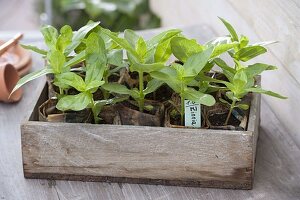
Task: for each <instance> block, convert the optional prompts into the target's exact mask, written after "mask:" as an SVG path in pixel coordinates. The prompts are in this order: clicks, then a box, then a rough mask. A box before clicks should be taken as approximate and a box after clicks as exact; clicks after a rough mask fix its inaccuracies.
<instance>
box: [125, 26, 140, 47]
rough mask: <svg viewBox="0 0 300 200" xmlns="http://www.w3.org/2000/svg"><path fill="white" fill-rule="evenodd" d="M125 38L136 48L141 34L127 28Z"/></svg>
mask: <svg viewBox="0 0 300 200" xmlns="http://www.w3.org/2000/svg"><path fill="white" fill-rule="evenodd" d="M124 38H125V39H126V40H127V41H128V43H129V44H130V45H131V47H132V48H134V49H135V48H136V43H137V42H138V40H139V38H140V36H139V35H137V34H136V33H135V32H134V31H133V30H130V29H126V30H125V31H124Z"/></svg>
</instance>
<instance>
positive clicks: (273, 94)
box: [246, 87, 287, 99]
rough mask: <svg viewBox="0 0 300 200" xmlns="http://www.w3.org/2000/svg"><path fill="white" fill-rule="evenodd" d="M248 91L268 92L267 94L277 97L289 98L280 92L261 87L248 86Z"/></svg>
mask: <svg viewBox="0 0 300 200" xmlns="http://www.w3.org/2000/svg"><path fill="white" fill-rule="evenodd" d="M246 91H247V92H255V93H261V94H266V95H269V96H273V97H277V98H280V99H287V97H285V96H282V95H280V94H278V93H275V92H272V91H269V90H264V89H262V88H260V87H255V88H247V89H246Z"/></svg>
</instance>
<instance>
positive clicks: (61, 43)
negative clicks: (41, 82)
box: [12, 22, 100, 94]
mask: <svg viewBox="0 0 300 200" xmlns="http://www.w3.org/2000/svg"><path fill="white" fill-rule="evenodd" d="M99 23H100V22H90V23H88V24H87V25H86V26H84V27H82V28H81V29H79V30H78V31H76V32H73V31H72V29H71V27H70V26H68V25H66V26H63V27H62V28H61V29H60V34H59V33H58V31H57V30H56V29H55V28H54V27H52V26H44V27H42V28H41V32H42V34H43V36H44V42H45V44H46V45H47V47H48V50H43V49H40V48H38V47H36V46H31V45H22V46H23V47H24V48H25V49H30V50H32V51H34V52H36V53H39V54H41V55H43V56H44V57H45V58H46V63H47V64H46V67H45V68H43V69H40V70H37V71H35V72H32V73H30V74H27V75H26V76H24V77H23V78H21V79H20V80H19V81H18V83H17V84H16V86H15V88H14V89H13V91H12V93H13V92H14V91H16V90H17V89H19V88H20V87H22V86H23V85H24V84H26V83H28V82H29V81H32V80H34V79H36V78H39V77H41V76H44V75H46V74H54V75H58V74H61V73H65V72H69V71H70V69H71V67H72V66H74V65H76V64H78V63H80V62H82V61H84V59H85V53H84V52H81V53H79V54H75V55H71V54H72V53H73V51H74V50H75V48H76V47H78V46H79V45H80V43H81V41H82V39H83V38H84V37H85V36H86V35H87V34H88V32H89V31H90V30H92V29H93V28H95V27H96V26H98V25H99ZM59 89H60V93H61V94H63V88H59Z"/></svg>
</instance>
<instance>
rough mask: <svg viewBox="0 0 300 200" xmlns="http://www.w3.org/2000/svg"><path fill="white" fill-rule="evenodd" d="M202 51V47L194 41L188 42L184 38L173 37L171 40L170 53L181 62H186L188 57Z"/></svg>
mask: <svg viewBox="0 0 300 200" xmlns="http://www.w3.org/2000/svg"><path fill="white" fill-rule="evenodd" d="M203 49H204V47H203V46H201V45H200V44H198V43H197V41H196V40H194V39H191V40H190V39H187V38H184V37H173V38H172V39H171V50H172V53H173V54H174V56H175V57H176V58H177V59H178V60H180V61H182V62H186V60H187V59H188V58H189V57H191V56H192V55H194V54H196V53H199V52H201V51H203Z"/></svg>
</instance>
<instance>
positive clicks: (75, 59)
mask: <svg viewBox="0 0 300 200" xmlns="http://www.w3.org/2000/svg"><path fill="white" fill-rule="evenodd" d="M84 59H85V51H81V52H80V53H79V54H76V56H74V57H73V58H71V59H70V60H69V61H68V62H66V63H65V64H64V67H63V68H66V69H69V68H70V67H72V66H74V65H77V64H79V63H81V62H82V61H84Z"/></svg>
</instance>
